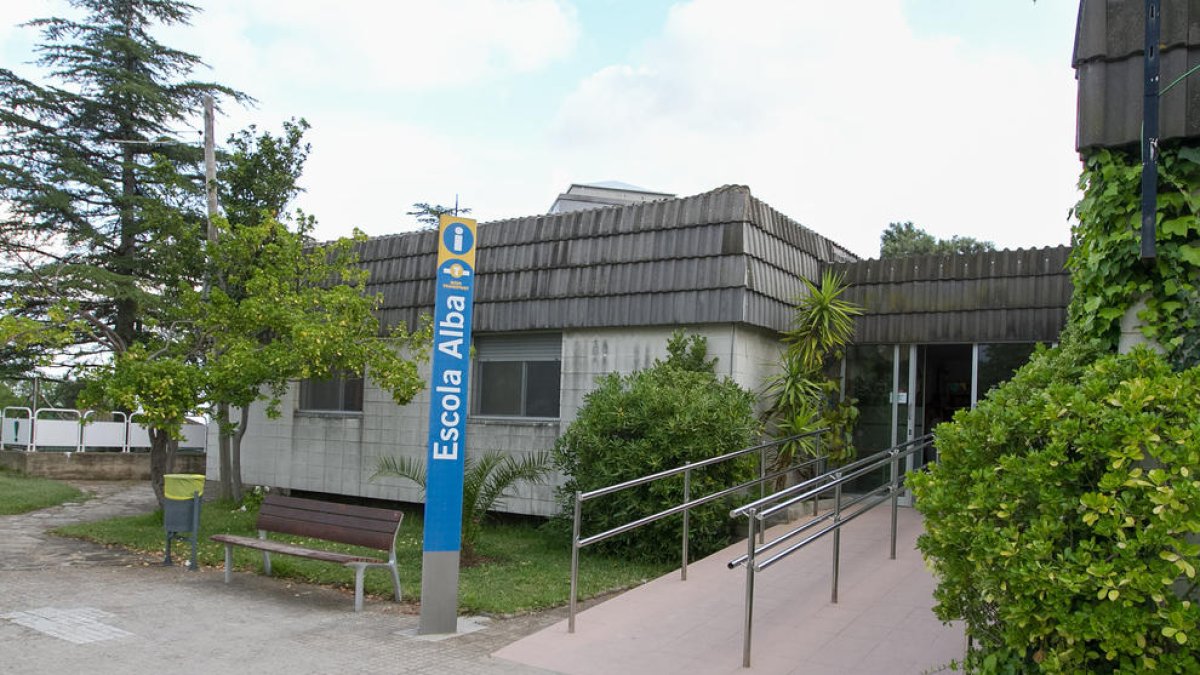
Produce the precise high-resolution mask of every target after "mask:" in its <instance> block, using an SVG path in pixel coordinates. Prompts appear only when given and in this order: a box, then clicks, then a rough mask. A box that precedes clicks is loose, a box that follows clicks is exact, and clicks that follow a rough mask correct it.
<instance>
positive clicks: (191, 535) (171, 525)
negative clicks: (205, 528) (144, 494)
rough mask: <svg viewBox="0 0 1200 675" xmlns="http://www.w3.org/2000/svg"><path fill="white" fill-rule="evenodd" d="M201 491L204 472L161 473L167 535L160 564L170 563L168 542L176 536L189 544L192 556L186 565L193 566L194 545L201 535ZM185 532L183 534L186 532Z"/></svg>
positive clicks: (169, 543)
mask: <svg viewBox="0 0 1200 675" xmlns="http://www.w3.org/2000/svg"><path fill="white" fill-rule="evenodd" d="M203 495H204V476H203V475H201V474H195V473H169V474H166V475H165V476H163V496H165V497H166V500H165V501H164V502H163V530H164V531H165V532H166V535H167V555H166V558H164V559H163V565H173V564H174V563H173V562H172V561H171V542H172V541H173V540H175V539H182V540H185V541H189V542H191V544H192V559H191V561H190V562H189V565H188V567H189V568H190V569H192V570H193V571H194V570H196V569H198V568H197V566H196V549H197V548H198V546H199V538H200V503H201V501H200V497H201V496H203ZM185 533H186V536H185Z"/></svg>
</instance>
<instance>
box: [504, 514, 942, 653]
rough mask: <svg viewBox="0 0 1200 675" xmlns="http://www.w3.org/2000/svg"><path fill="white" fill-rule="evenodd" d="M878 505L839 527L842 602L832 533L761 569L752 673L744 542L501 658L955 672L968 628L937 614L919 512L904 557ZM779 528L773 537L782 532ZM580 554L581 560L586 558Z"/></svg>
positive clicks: (910, 519)
mask: <svg viewBox="0 0 1200 675" xmlns="http://www.w3.org/2000/svg"><path fill="white" fill-rule="evenodd" d="M889 519H890V512H889V510H888V509H887V507H886V506H880V507H878V508H876V509H874V510H873V511H871V512H869V513H867V514H865V515H863V516H862V517H860V518H858V519H857V520H855V521H853V522H851V523H849V524H848V525H846V526H845V527H844V528H843V530H842V551H841V576H840V584H839V602H838V603H837V604H836V605H835V604H831V603H830V602H829V591H830V578H831V569H830V567H831V561H832V555H833V553H832V538H831V537H829V536H826V537H824V538H823V539H822V540H820V541H818V542H816V543H814V544H812V545H810V546H809V547H808V548H806V549H804V550H802V551H800V552H798V553H795V554H793V555H792V556H790V557H788V558H787V559H785V560H782V561H780V562H779V563H777V564H775V565H774V566H773V567H771V568H769V569H768V570H765V571H763V572H761V573H759V574H758V575H757V578H756V582H755V585H756V589H755V605H754V606H755V611H754V637H753V651H752V660H751V664H752V666H751V668H749V669H745V668H742V635H743V631H742V624H743V616H744V611H743V608H744V601H745V582H744V580H745V569H744V568H737V569H735V570H730V569H728V568H727V567H726V563H727V562H728V561H729V560H731V559H732V558H734V557H736V556H737V555H739V554H741V553H743V552H744V551H745V544H744V543H742V544H738V545H735V546H731V547H730V548H728V549H726V550H724V551H722V552H720V553H718V554H716V555H714V556H711V557H709V558H706V559H704V560H702V561H699V562H697V563H694V564H692V565H690V566H689V567H688V580H687V581H680V580H679V573H678V571H676V572H673V573H671V574H669V575H666V576H664V577H661V578H659V579H656V580H654V581H652V582H650V583H648V584H646V585H644V586H641V587H639V588H636V589H634V590H631V591H628V592H626V593H623V594H621V595H619V596H617V597H615V598H612V599H611V600H608V601H606V602H604V603H601V604H599V605H596V606H594V607H592V608H589V609H587V610H585V611H583V612H581V613H579V614H578V615H577V617H576V624H575V633H574V634H568V633H567V622H566V621H565V620H564V621H561V622H559V623H556V624H554V625H552V626H550V627H549V628H546V629H544V630H542V631H540V632H538V633H534V634H532V635H530V636H528V637H526V638H524V639H522V640H519V641H517V642H515V643H513V644H511V645H508V646H507V647H505V648H503V649H501V650H499V651H497V652H494V653H493V656H495V657H497V658H500V659H505V660H509V661H513V662H516V663H521V664H525V665H529V666H535V667H538V668H544V669H547V670H552V671H557V672H560V673H567V674H570V675H586V674H593V673H594V674H596V675H601V674H604V675H608V674H611V673H619V674H620V675H637V674H639V673H647V674H653V675H668V674H671V673H680V674H686V675H699V674H701V673H729V674H731V675H734V674H737V673H780V674H783V673H795V674H796V675H814V674H818V673H838V674H839V675H852V674H855V673H863V674H866V673H870V674H875V673H879V674H883V673H887V674H897V675H902V674H905V673H912V674H914V675H915V674H919V673H933V672H939V671H948V670H949V665H950V662H951V661H952V660H961V659H962V657H963V655H964V653H965V651H966V639H965V637H964V634H963V628H962V626H961V625H957V624H952V625H949V626H947V625H943V624H942V623H941V622H940V621H939V620H938V619H937V618H936V617H935V616H934V615H933V612H932V609H931V608H932V607H933V597H932V594H933V589H934V586H935V583H934V579H933V577H932V576H931V574H930V573H929V571H928V570H927V569H926V568H925V564H924V561H923V560H922V558H921V555H920V553H919V552H918V551H917V550H916V548H915V543H916V539H917V536H918V535H919V534H920V533H921V530H922V521H921V517H920V514H918V513H916V512H915V511H913V510H912V509H901V510H900V518H899V529H898V543H897V555H896V560H890V559H889V558H888V527H889ZM785 527H794V525H791V526H777V527H776V528H774V529H772V530H770V531H769V532H768V536H771V535H778V534H781V533H783V532H784V531H785V530H784V529H783V528H785ZM587 553H588V552H587V549H584V551H583V552H582V555H587Z"/></svg>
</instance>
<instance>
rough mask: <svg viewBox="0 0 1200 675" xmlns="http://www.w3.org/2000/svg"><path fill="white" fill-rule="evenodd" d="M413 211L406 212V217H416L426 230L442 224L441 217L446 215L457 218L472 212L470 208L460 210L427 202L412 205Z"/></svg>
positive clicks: (456, 207)
mask: <svg viewBox="0 0 1200 675" xmlns="http://www.w3.org/2000/svg"><path fill="white" fill-rule="evenodd" d="M412 208H413V210H412V211H405V213H404V215H406V216H414V217H415V218H416V219H417V222H418V223H420V224H421V227H422V228H424V229H432V228H435V227H437V226H438V223H439V222H441V217H442V216H444V215H446V214H448V213H449V214H453V215H456V216H465V215H466V214H468V213H470V212H471V209H468V208H465V207H464V208H459V207H458V206H457V205H456V206H442V205H441V204H428V203H426V202H417V203H415V204H413V205H412Z"/></svg>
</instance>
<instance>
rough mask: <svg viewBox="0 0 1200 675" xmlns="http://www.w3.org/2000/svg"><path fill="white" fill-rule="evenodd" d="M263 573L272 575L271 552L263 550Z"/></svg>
mask: <svg viewBox="0 0 1200 675" xmlns="http://www.w3.org/2000/svg"><path fill="white" fill-rule="evenodd" d="M263 574H266V575H267V576H271V553H270V551H263Z"/></svg>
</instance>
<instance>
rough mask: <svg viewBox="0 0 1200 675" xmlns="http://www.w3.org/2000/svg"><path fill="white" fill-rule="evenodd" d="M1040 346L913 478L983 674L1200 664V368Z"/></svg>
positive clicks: (943, 602) (944, 591)
mask: <svg viewBox="0 0 1200 675" xmlns="http://www.w3.org/2000/svg"><path fill="white" fill-rule="evenodd" d="M1064 342H1065V343H1066V346H1064V347H1061V348H1057V349H1052V350H1040V351H1039V352H1038V353H1037V354H1035V356H1034V357H1033V359H1032V360H1031V361H1030V363H1029V364H1028V365H1026V366H1025V367H1024V368H1022V369H1021V370H1020V371H1019V372H1018V373H1017V375H1016V376H1015V377H1014V378H1013V379H1012V380H1011V381H1010V382H1008V383H1007V384H1005V385H1002V386H1000V387H998V388H997V389H995V390H993V392H992V393H991V394H990V395H989V396H988V397H987V399H986V400H984V401H982V402H980V404H979V406H978V407H977V408H976V409H975V410H971V411H962V412H960V413H958V414H957V415H955V417H954V421H953V422H952V423H950V424H944V425H941V426H939V427H938V428H937V430H936V434H937V447H938V451H939V453H940V459H939V462H938V464H937V465H936V466H934V467H932V469H931V470H930V471H929V472H928V473H926V474H914V475H913V476H912V477H911V484H912V486H913V491H914V493H915V495H916V499H917V507H918V509H920V511H921V512H922V513H924V515H925V530H926V533H925V534H924V535H922V536H921V538H920V540H919V541H918V546H919V548H920V549H921V551H922V552H923V553H924V554H925V556H926V558H927V559H928V560H929V561H930V563H931V564H932V567H933V569H934V571H935V573H936V574H937V576H938V577H939V585H938V588H937V590H936V591H935V594H934V595H935V598H936V600H937V602H938V604H937V607H936V610H935V611H936V612H937V614H938V616H939V617H941V618H942V619H945V620H951V619H962V620H965V621H966V623H967V627H968V632H969V634H970V635H971V636H972V638H973V644H974V649H973V650H972V652H971V654H969V655H968V659H967V667H968V669H969V670H973V671H977V672H988V673H992V672H1029V671H1042V672H1052V673H1080V672H1088V673H1095V672H1141V671H1144V670H1161V671H1163V672H1175V673H1185V672H1186V673H1195V672H1200V660H1198V658H1197V657H1198V655H1200V629H1198V628H1197V626H1198V624H1200V607H1198V605H1197V603H1196V587H1197V586H1196V582H1197V579H1196V567H1197V566H1200V546H1198V545H1196V544H1195V543H1193V542H1195V541H1197V539H1196V536H1195V535H1196V534H1197V533H1200V414H1198V412H1200V369H1191V370H1188V371H1184V372H1182V373H1173V372H1172V371H1171V369H1170V367H1169V366H1168V364H1167V363H1166V362H1165V361H1164V360H1163V358H1162V357H1160V356H1158V355H1155V354H1153V353H1151V352H1149V351H1148V350H1141V349H1139V350H1136V351H1134V352H1133V353H1132V354H1128V355H1124V356H1114V355H1105V354H1104V353H1102V350H1101V349H1100V348H1098V347H1096V346H1094V345H1085V344H1079V343H1074V341H1073V340H1070V338H1067V339H1066V340H1064Z"/></svg>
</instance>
